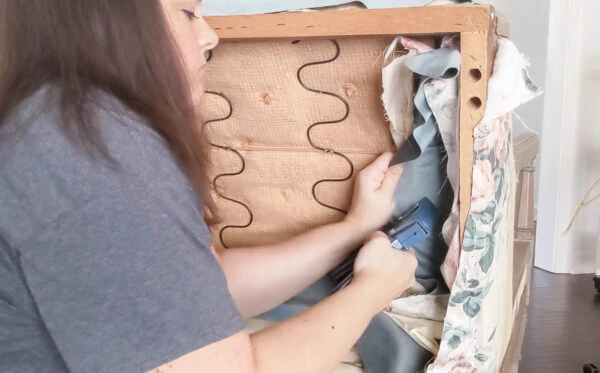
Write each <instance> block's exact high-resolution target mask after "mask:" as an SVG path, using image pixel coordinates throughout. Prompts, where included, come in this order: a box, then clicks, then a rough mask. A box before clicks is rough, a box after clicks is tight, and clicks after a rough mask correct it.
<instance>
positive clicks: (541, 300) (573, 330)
mask: <svg viewBox="0 0 600 373" xmlns="http://www.w3.org/2000/svg"><path fill="white" fill-rule="evenodd" d="M592 277H593V276H592V275H576V276H575V275H556V274H550V273H548V272H545V271H542V270H539V269H534V272H533V279H532V286H531V296H530V303H529V308H528V316H527V319H528V322H527V328H526V331H525V341H524V346H523V358H522V360H521V364H520V368H519V372H523V373H575V372H577V373H581V372H583V369H582V367H583V365H584V364H589V363H594V364H595V365H596V366H598V367H600V295H598V294H596V292H595V291H594V287H593V283H592Z"/></svg>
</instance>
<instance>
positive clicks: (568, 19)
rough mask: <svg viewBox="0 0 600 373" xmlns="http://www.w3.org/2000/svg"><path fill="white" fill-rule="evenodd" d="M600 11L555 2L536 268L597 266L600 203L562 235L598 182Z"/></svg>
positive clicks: (592, 0) (587, 2)
mask: <svg viewBox="0 0 600 373" xmlns="http://www.w3.org/2000/svg"><path fill="white" fill-rule="evenodd" d="M599 12H600V2H598V1H597V0H552V7H551V17H550V35H549V40H550V43H549V47H550V48H549V61H551V63H550V64H549V65H548V68H549V69H548V75H547V77H548V81H547V85H548V89H547V90H548V92H547V95H546V102H545V104H546V105H545V120H544V125H543V141H542V167H541V170H540V171H541V174H540V176H541V180H542V181H543V182H542V184H541V185H540V197H539V209H538V236H537V245H538V248H539V249H538V250H537V251H536V255H537V257H536V265H537V266H539V267H541V268H544V269H547V270H549V271H552V272H561V273H586V272H593V271H594V270H595V268H596V258H595V246H596V241H597V238H598V234H599V233H600V229H599V228H600V203H599V202H596V203H595V204H593V205H590V206H588V207H587V208H586V209H585V210H583V212H582V214H581V216H580V217H579V219H578V220H577V221H576V223H575V226H574V228H573V230H572V231H571V232H570V233H569V235H568V236H566V237H565V236H562V235H561V231H562V230H564V228H565V227H566V226H567V224H568V223H569V220H570V218H571V215H572V214H573V213H574V211H575V210H576V208H577V205H578V203H579V200H580V199H581V198H582V197H583V195H584V194H585V192H586V190H587V189H588V187H589V186H590V185H591V184H592V182H593V181H594V180H595V179H596V178H597V177H598V176H600V157H599V156H600V126H599V125H598V124H597V123H596V121H597V118H598V117H599V116H600V99H599V93H598V92H599V90H600V68H599V67H598V64H600V44H599V43H598V40H599V39H600V26H599V25H598V24H597V23H596V19H595V17H597V15H598V14H600V13H599ZM599 192H600V191H599Z"/></svg>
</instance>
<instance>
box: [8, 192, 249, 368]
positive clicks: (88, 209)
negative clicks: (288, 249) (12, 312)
mask: <svg viewBox="0 0 600 373" xmlns="http://www.w3.org/2000/svg"><path fill="white" fill-rule="evenodd" d="M188 194H191V192H190V191H189V188H188V189H186V188H180V187H179V185H178V184H173V183H169V182H157V183H149V184H147V185H142V184H139V185H129V186H125V187H122V188H118V189H117V188H116V189H115V190H113V191H102V192H98V193H95V197H94V198H92V199H90V200H88V201H85V203H82V204H81V205H77V206H76V207H75V208H74V209H72V210H70V211H67V212H65V213H62V214H60V215H58V216H57V217H56V219H55V220H53V221H52V222H51V223H49V224H47V225H46V226H45V227H44V228H43V229H41V230H40V232H37V234H36V235H34V236H31V237H30V238H29V239H28V240H27V241H26V242H24V243H23V244H22V245H21V247H19V250H20V254H21V258H20V260H21V266H22V270H23V273H24V275H25V281H26V283H27V286H28V287H29V290H30V292H31V294H32V297H33V299H34V301H35V303H36V305H37V308H38V310H39V313H40V316H41V318H42V320H43V322H44V325H45V326H46V328H47V330H48V332H49V334H50V336H51V337H52V340H53V341H54V342H55V344H56V346H57V348H58V350H59V351H60V353H61V355H62V357H63V359H64V361H65V363H66V365H67V366H68V367H69V369H70V371H72V372H96V373H102V372H107V373H109V372H110V373H114V372H145V371H148V370H150V369H153V368H156V367H158V366H160V365H162V364H165V363H168V362H169V361H172V360H175V359H177V358H178V357H181V356H183V355H185V354H188V353H190V352H192V351H194V350H197V349H199V348H202V347H204V346H206V345H209V344H211V343H214V342H216V341H219V340H222V339H225V338H227V337H229V336H232V335H234V334H235V333H237V332H239V331H241V330H242V329H243V321H242V319H241V316H240V314H239V312H238V311H237V310H236V308H235V305H234V302H233V300H232V298H231V295H230V293H229V291H228V288H227V282H226V278H225V275H224V273H223V270H222V268H221V267H220V265H219V263H218V261H217V260H216V258H215V257H214V255H213V254H212V253H211V251H210V250H209V245H210V235H209V231H208V228H207V227H206V225H205V223H204V220H203V218H202V214H201V211H200V209H199V208H197V207H196V205H195V204H194V199H193V198H191V197H190V196H189V195H188Z"/></svg>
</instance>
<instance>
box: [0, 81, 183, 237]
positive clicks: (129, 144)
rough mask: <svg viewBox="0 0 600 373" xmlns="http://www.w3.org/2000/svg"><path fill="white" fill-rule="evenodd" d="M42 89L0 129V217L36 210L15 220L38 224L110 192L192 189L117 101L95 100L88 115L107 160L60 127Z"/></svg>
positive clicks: (153, 136) (157, 141) (161, 144)
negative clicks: (105, 152) (89, 149)
mask: <svg viewBox="0 0 600 373" xmlns="http://www.w3.org/2000/svg"><path fill="white" fill-rule="evenodd" d="M44 94H45V92H37V93H36V94H35V95H33V96H31V97H30V98H29V99H27V100H25V101H23V102H22V103H21V105H19V107H18V108H17V109H16V111H15V112H14V113H13V114H12V115H11V116H10V118H9V119H8V120H7V121H5V123H4V124H3V125H2V126H1V127H0V206H1V207H0V215H4V216H5V217H6V218H7V219H8V218H10V216H12V215H23V214H28V215H31V214H37V215H38V216H27V217H21V218H17V217H16V216H15V219H14V220H15V221H23V220H25V219H27V220H28V221H39V222H40V224H43V223H44V222H45V221H47V220H51V219H54V218H56V217H57V216H59V215H60V213H64V212H66V211H70V210H72V209H76V208H77V207H78V206H81V205H84V204H86V203H88V202H89V201H90V200H92V199H97V198H100V197H102V196H104V197H102V198H108V197H109V196H110V194H111V193H120V192H121V191H123V192H124V191H126V190H127V191H131V192H132V193H133V192H134V191H135V193H138V191H139V193H140V194H141V193H150V192H152V193H162V190H177V191H180V192H181V193H184V192H189V191H191V186H190V185H189V181H188V180H187V178H186V177H185V175H184V173H183V172H182V171H181V169H180V167H179V166H178V165H177V162H176V161H175V159H174V157H173V156H172V154H171V152H170V151H169V149H168V147H167V145H166V143H165V141H163V139H162V138H161V137H160V136H159V135H158V134H157V133H155V132H154V131H153V130H152V129H151V128H149V127H148V126H147V125H146V124H145V123H144V121H143V120H141V119H139V118H136V116H135V115H133V114H132V113H131V112H130V111H127V110H126V109H125V108H124V107H122V105H120V104H119V103H118V102H116V101H114V100H112V99H109V100H103V101H101V103H102V105H95V106H94V109H93V112H92V114H93V115H92V116H91V117H92V118H93V124H94V126H95V128H96V129H97V134H98V136H99V139H100V140H101V141H102V143H103V144H104V146H105V148H106V150H107V151H108V154H109V155H110V157H109V158H107V157H104V156H103V155H98V154H94V153H93V152H91V153H90V152H88V151H87V150H86V145H87V144H85V143H82V142H78V141H77V139H73V138H71V136H69V135H68V134H67V133H66V132H65V131H64V126H63V123H62V122H61V116H60V115H59V114H60V111H59V110H58V108H59V106H58V105H57V104H56V103H54V102H52V101H51V100H50V101H48V100H47V98H45V97H44ZM167 184H168V185H167ZM187 194H190V193H187ZM189 198H190V199H191V198H192V196H191V194H190V197H189ZM20 206H35V207H34V208H31V209H23V208H21V207H20ZM0 220H4V219H0ZM9 220H10V219H9ZM2 225H3V224H2V222H1V221H0V228H2ZM23 233H25V232H23Z"/></svg>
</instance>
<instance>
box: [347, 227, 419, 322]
mask: <svg viewBox="0 0 600 373" xmlns="http://www.w3.org/2000/svg"><path fill="white" fill-rule="evenodd" d="M416 268H417V258H416V256H415V254H414V251H412V249H410V250H407V251H402V250H397V249H394V248H393V247H392V245H391V243H390V240H389V238H388V237H387V236H386V235H385V234H384V233H382V232H375V233H373V234H372V235H371V236H370V238H369V239H368V240H367V242H366V243H365V245H364V246H363V247H362V248H361V249H360V251H359V252H358V256H357V257H356V261H355V262H354V280H352V282H357V283H363V284H365V283H366V284H368V287H369V288H371V289H372V292H373V294H372V295H373V296H374V297H375V301H376V305H377V307H380V308H379V309H380V310H381V309H383V308H385V307H386V306H387V305H388V304H389V302H391V301H392V300H394V299H396V298H398V297H399V296H401V295H402V293H404V291H405V290H406V289H408V288H409V287H411V286H412V285H413V284H414V282H415V270H416Z"/></svg>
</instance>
